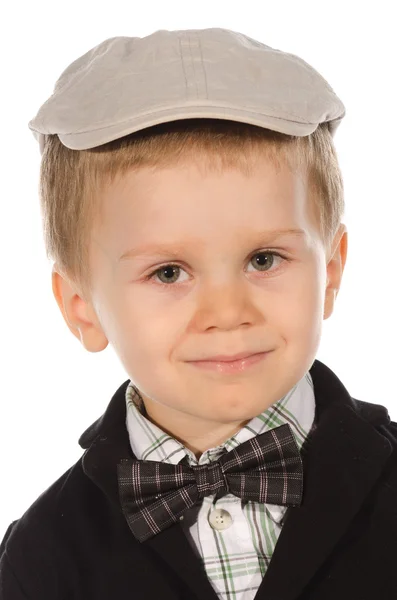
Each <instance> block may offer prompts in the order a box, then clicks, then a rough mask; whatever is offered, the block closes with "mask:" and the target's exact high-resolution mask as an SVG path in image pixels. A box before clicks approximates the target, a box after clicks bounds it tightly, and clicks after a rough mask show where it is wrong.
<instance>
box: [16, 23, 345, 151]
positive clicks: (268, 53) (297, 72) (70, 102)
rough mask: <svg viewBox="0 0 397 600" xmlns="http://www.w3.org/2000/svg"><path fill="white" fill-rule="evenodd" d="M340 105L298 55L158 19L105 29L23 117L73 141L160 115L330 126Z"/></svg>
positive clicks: (306, 128) (278, 127) (160, 119)
mask: <svg viewBox="0 0 397 600" xmlns="http://www.w3.org/2000/svg"><path fill="white" fill-rule="evenodd" d="M344 115H345V107H344V105H343V104H342V102H341V100H340V99H339V98H338V96H337V95H336V94H335V92H334V91H333V89H332V88H331V86H330V85H329V84H328V83H327V81H326V80H325V79H324V78H323V77H322V76H321V75H320V74H319V73H318V71H316V70H315V69H314V68H313V67H311V66H310V65H309V64H308V63H306V62H305V61H304V60H302V59H301V58H299V57H298V56H295V55H294V54H289V53H286V52H282V51H281V50H276V49H274V48H271V47H270V46H266V45H265V44H263V43H261V42H259V41H257V40H254V39H252V38H250V37H248V36H247V35H244V34H242V33H238V32H235V31H231V30H229V29H222V28H211V29H190V30H175V31H168V30H164V29H161V30H159V31H155V32H154V33H152V34H150V35H147V36H145V37H125V36H122V37H112V38H109V39H107V40H105V41H103V42H101V43H100V44H98V45H97V46H95V47H94V48H92V49H91V50H89V51H88V52H86V53H85V54H83V55H82V56H80V57H79V58H77V59H76V60H75V61H73V62H72V63H71V64H70V65H69V66H68V67H67V68H66V69H65V70H64V71H63V72H62V74H61V75H60V77H59V78H58V80H57V81H56V84H55V87H54V92H53V94H52V95H51V96H50V97H49V98H48V100H46V101H45V102H44V104H43V105H42V106H41V107H40V109H39V111H38V113H37V115H36V116H35V118H34V119H32V120H31V121H30V122H29V124H28V126H29V128H30V129H31V130H32V132H33V135H34V136H35V138H36V139H37V140H38V141H39V144H40V151H41V152H42V150H43V141H44V137H43V136H45V135H46V134H55V133H56V134H58V136H59V139H60V141H61V142H62V143H63V144H64V145H65V146H67V147H68V148H71V149H73V150H83V149H87V148H93V147H95V146H100V145H101V144H105V143H106V142H110V141H112V140H115V139H117V138H120V137H123V136H125V135H127V134H129V133H133V132H135V131H139V130H141V129H145V128H146V127H151V126H153V125H157V124H159V123H165V122H169V121H176V120H179V119H189V118H212V119H226V120H231V121H240V122H243V123H250V124H252V125H257V126H259V127H265V128H267V129H272V130H274V131H279V132H281V133H287V134H290V135H296V136H305V135H309V134H310V133H312V132H313V131H315V129H316V128H317V126H318V125H319V123H322V122H327V123H328V126H329V130H330V132H331V134H332V135H334V134H335V131H336V129H337V127H338V126H339V124H340V122H341V120H342V118H343V117H344Z"/></svg>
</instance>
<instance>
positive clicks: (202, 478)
mask: <svg viewBox="0 0 397 600" xmlns="http://www.w3.org/2000/svg"><path fill="white" fill-rule="evenodd" d="M192 470H193V473H194V476H195V478H196V485H197V492H198V494H197V497H198V499H200V500H202V499H203V498H204V497H205V496H210V495H212V494H216V495H217V496H219V497H221V496H224V495H225V494H227V493H228V491H229V484H228V481H227V478H226V475H225V473H224V472H223V471H222V468H221V465H220V464H219V462H213V463H211V464H210V465H199V466H194V467H192Z"/></svg>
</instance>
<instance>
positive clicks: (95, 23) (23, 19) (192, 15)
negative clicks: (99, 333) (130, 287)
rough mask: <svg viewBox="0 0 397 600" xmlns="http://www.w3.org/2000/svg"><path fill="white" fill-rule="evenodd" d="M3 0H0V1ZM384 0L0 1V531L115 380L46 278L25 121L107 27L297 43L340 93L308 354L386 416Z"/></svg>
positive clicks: (50, 478) (388, 82)
mask: <svg viewBox="0 0 397 600" xmlns="http://www.w3.org/2000/svg"><path fill="white" fill-rule="evenodd" d="M4 5H5V3H4ZM394 10H395V3H394V2H393V1H391V0H390V1H389V2H385V1H379V0H378V1H377V2H374V3H367V2H363V1H360V2H358V1H357V2H354V1H350V2H346V1H344V0H342V1H341V0H333V2H321V1H319V0H316V1H313V2H309V1H302V0H300V1H299V2H297V1H296V0H291V1H290V2H286V1H282V0H278V1H277V2H274V1H272V2H268V1H266V0H260V1H257V2H254V1H249V0H244V1H243V2H241V3H240V2H235V1H233V0H228V1H225V2H223V1H219V0H217V1H214V0H211V1H201V2H193V1H190V2H187V1H186V0H185V1H181V2H176V1H174V2H172V1H170V0H167V1H166V2H163V1H161V2H160V1H159V2H153V1H151V0H147V1H145V2H134V0H131V1H129V2H118V1H116V0H113V1H112V2H103V3H102V2H98V1H87V0H85V1H83V2H82V1H79V2H76V1H72V0H69V1H68V2H62V3H61V2H52V1H51V2H49V1H48V2H44V1H42V0H36V1H35V2H27V1H25V2H18V3H11V2H9V3H8V6H7V8H3V9H1V15H0V21H1V22H2V34H1V36H0V44H1V46H0V60H1V65H0V67H1V70H0V72H1V78H2V81H1V84H0V103H1V106H0V109H1V112H0V114H1V166H2V168H1V218H0V227H1V230H0V231H1V235H0V260H1V284H0V286H1V289H0V291H1V294H0V302H1V305H0V315H1V334H2V335H1V342H2V343H1V362H0V365H1V377H0V399H1V401H0V457H1V458H0V460H1V464H0V467H1V468H0V473H1V485H0V488H1V494H0V539H1V538H2V537H3V532H5V530H6V528H7V526H8V525H9V524H10V523H11V521H13V520H15V519H18V518H19V517H20V516H22V514H23V513H24V512H25V511H26V510H27V509H28V508H29V506H30V505H31V504H32V503H33V502H34V501H35V500H36V498H37V497H38V496H39V495H40V494H41V493H42V492H44V491H45V490H46V489H47V487H49V486H50V485H51V484H52V483H53V482H54V481H55V480H56V479H58V478H59V477H60V476H61V475H62V474H63V473H64V472H65V471H66V470H67V469H68V468H69V467H70V466H72V464H73V463H74V462H76V461H77V460H78V459H79V457H80V456H81V455H82V453H83V450H82V449H81V448H80V446H79V445H78V438H79V436H80V435H81V433H82V432H83V431H84V430H85V429H86V428H87V427H88V426H89V425H90V424H91V423H92V422H93V421H95V420H96V419H97V418H98V417H99V416H101V414H102V413H103V412H104V410H105V409H106V407H107V405H108V403H109V401H110V399H111V396H112V395H113V394H114V392H115V391H116V389H117V388H118V387H119V386H120V385H121V383H123V382H124V381H125V380H126V379H128V375H127V374H126V372H125V370H124V368H123V366H122V365H121V364H120V362H119V360H118V358H117V356H116V354H115V352H114V350H113V348H112V347H111V346H110V345H109V346H108V348H107V349H106V350H105V351H104V352H102V353H97V354H91V353H89V352H87V351H86V350H85V349H84V348H83V346H82V345H81V343H80V342H79V341H78V340H77V339H76V338H75V337H74V336H73V335H72V334H71V333H70V331H69V329H68V328H67V326H66V324H65V322H64V320H63V317H62V315H61V312H60V311H59V308H58V305H57V304H56V301H55V298H54V297H53V294H52V289H51V266H52V265H51V264H50V263H49V262H47V260H46V256H45V252H44V242H43V237H42V229H41V217H40V212H39V198H38V176H39V164H40V153H39V147H38V143H37V142H36V140H35V139H34V137H33V134H32V133H31V131H30V130H29V129H28V121H29V120H30V119H32V118H33V117H34V116H35V115H36V113H37V111H38V109H39V107H40V106H41V104H42V103H43V102H44V101H45V100H46V99H47V98H48V97H49V96H50V94H51V93H52V91H53V86H54V83H55V81H56V79H57V78H58V77H59V75H60V74H61V72H62V71H63V70H64V69H65V68H66V67H67V66H68V65H69V64H70V63H71V62H72V61H73V60H75V59H76V58H77V57H79V56H81V55H82V54H83V53H85V52H86V51H88V50H89V49H90V48H92V47H93V46H95V45H97V44H99V43H100V42H102V41H103V40H105V39H106V38H109V37H113V36H140V37H142V36H145V35H148V34H150V33H152V32H154V31H156V30H158V29H194V28H205V27H225V28H228V29H232V30H235V31H240V32H242V33H245V34H246V35H248V36H250V37H253V38H256V39H257V40H259V41H261V42H263V43H265V44H267V45H270V46H273V47H275V48H278V49H281V50H283V51H285V52H292V53H294V54H297V55H299V56H301V57H302V58H303V59H304V60H306V61H307V62H309V63H310V64H311V65H312V66H313V67H315V68H316V69H317V70H318V71H320V73H321V74H322V75H323V76H324V77H325V78H326V79H327V80H328V81H329V83H330V84H331V86H332V87H333V88H334V90H335V92H336V93H337V95H338V96H339V97H340V98H341V100H342V101H343V103H344V104H345V106H346V111H347V113H346V117H345V119H344V120H343V121H342V124H341V125H340V128H339V130H338V131H337V133H336V137H335V145H336V148H337V151H338V154H339V160H340V164H341V168H342V172H343V176H344V182H345V194H346V207H347V208H346V213H345V219H344V222H345V223H346V225H347V228H348V231H349V248H348V258H347V264H346V268H345V271H344V276H343V282H342V287H341V290H340V293H339V295H338V298H337V303H336V309H335V311H334V314H333V315H332V316H331V318H330V319H328V320H326V321H324V323H323V337H322V341H321V345H320V348H319V351H318V354H317V358H318V359H319V360H321V361H322V362H324V363H325V364H327V366H329V367H330V368H331V369H332V370H333V371H334V372H335V373H336V374H337V376H338V377H339V378H340V379H341V381H342V382H343V384H344V385H345V387H346V388H347V389H348V391H349V392H350V394H351V395H352V396H353V397H355V398H358V399H361V400H365V401H368V402H373V403H377V404H383V405H384V406H386V407H387V408H388V409H389V412H390V415H391V417H392V419H393V420H394V421H397V391H396V382H395V374H396V369H397V364H396V362H397V361H396V359H397V350H396V334H397V319H396V307H397V298H396V289H397V285H396V281H397V269H396V260H395V244H396V233H397V232H396V218H397V208H396V206H397V192H396V169H397V165H396V159H397V151H396V140H397V122H396V110H397V109H396V95H395V89H396V87H395V86H396V63H397V51H396V45H395V18H394V17H393V16H392V15H393V13H394Z"/></svg>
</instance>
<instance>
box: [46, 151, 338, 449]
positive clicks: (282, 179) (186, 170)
mask: <svg viewBox="0 0 397 600" xmlns="http://www.w3.org/2000/svg"><path fill="white" fill-rule="evenodd" d="M288 228H294V229H295V228H296V229H302V230H303V231H304V234H303V235H301V236H298V235H296V236H294V235H285V236H283V237H278V238H277V239H274V240H271V239H270V238H271V235H270V233H269V235H267V234H266V231H268V232H272V231H273V230H279V229H288ZM143 245H144V246H145V247H146V252H145V253H144V252H143V249H142V248H141V247H142V246H143ZM154 245H162V246H164V248H169V251H168V252H167V250H164V251H163V252H162V253H160V252H159V251H156V250H155V249H153V250H150V248H149V247H150V246H154ZM131 249H135V251H136V256H135V257H133V258H124V259H121V258H120V257H121V256H122V255H123V254H125V253H126V252H127V251H129V250H131ZM172 249H174V251H175V253H176V254H175V256H174V255H173V254H172V253H171V250H172ZM269 250H272V251H273V252H279V253H280V254H281V255H282V256H283V257H285V259H289V261H288V260H283V259H282V258H279V257H278V256H274V255H273V256H271V255H269V254H266V251H268V252H269ZM346 251H347V232H346V228H345V226H344V225H342V226H341V229H340V231H339V233H338V235H337V236H336V238H335V241H334V246H333V248H332V251H331V253H330V255H329V256H326V255H325V249H324V247H323V245H322V242H321V240H320V237H319V232H318V225H317V223H316V219H315V217H314V214H313V209H312V207H311V203H309V201H308V197H307V189H306V182H305V181H304V180H303V178H302V177H301V176H299V175H297V174H293V173H292V172H291V171H290V170H289V169H288V168H287V167H286V166H284V165H282V166H281V168H280V169H278V170H277V169H276V167H275V166H273V165H272V163H271V162H268V161H267V160H266V159H262V158H261V159H260V160H259V161H258V162H257V163H255V165H254V167H253V172H252V175H250V176H245V175H243V174H242V173H241V172H240V171H238V170H228V171H223V172H217V173H215V172H213V173H210V172H204V171H203V170H200V168H199V167H198V166H197V165H195V164H194V163H193V162H187V164H186V165H185V166H178V167H173V168H168V169H165V170H161V171H159V170H156V171H154V170H153V171H152V170H150V169H146V168H145V169H142V170H140V171H139V172H136V173H130V174H128V175H126V176H125V177H124V178H123V179H120V180H119V181H118V182H115V183H114V184H112V186H111V187H109V188H108V190H107V191H106V192H105V197H104V211H103V220H102V223H101V225H100V226H99V225H98V227H97V228H96V229H95V230H94V231H93V237H92V247H91V252H92V254H91V257H92V264H91V267H92V273H93V277H92V279H93V282H94V289H93V296H92V303H87V302H85V301H84V300H83V299H82V298H81V296H80V295H79V293H78V291H76V289H75V288H72V287H70V286H69V285H68V284H67V282H66V281H65V280H64V279H62V278H61V277H60V276H59V275H58V274H57V273H54V278H53V290H54V294H55V296H56V299H57V301H58V304H59V306H60V308H61V310H62V312H63V314H64V317H65V320H66V322H67V324H68V326H69V327H70V329H71V331H72V332H73V333H74V335H76V337H78V338H79V339H81V341H82V343H83V345H84V347H85V348H86V349H87V350H89V351H91V352H98V351H100V350H103V349H104V348H106V346H107V344H108V343H109V342H110V343H111V344H112V345H113V347H114V349H115V351H116V353H117V355H118V357H119V359H120V360H121V362H122V364H123V365H124V367H125V369H126V371H127V373H128V376H129V377H130V378H131V379H132V381H133V383H134V384H135V385H136V386H137V387H138V389H139V390H140V392H141V395H142V396H143V399H144V401H145V406H146V410H147V413H148V415H149V417H150V418H151V420H153V421H154V422H155V423H158V424H159V425H160V426H161V427H162V428H163V429H165V430H166V431H168V432H170V433H172V434H173V435H174V436H175V437H177V438H178V439H181V440H184V441H186V440H190V442H191V447H194V448H200V447H202V448H204V447H211V445H216V443H219V442H220V440H221V439H222V438H224V439H227V437H229V436H230V435H232V434H233V433H234V432H236V431H237V430H238V429H239V428H240V427H241V426H242V425H243V424H244V423H246V422H248V420H250V419H251V418H253V417H254V416H255V415H258V414H260V413H261V412H262V411H264V410H265V409H267V408H268V407H269V406H270V405H272V404H273V403H274V402H276V401H277V400H279V399H280V398H281V397H283V396H284V395H285V394H286V393H287V392H288V391H289V390H291V389H292V387H293V386H294V385H295V384H296V383H297V382H298V381H299V380H300V379H301V378H302V377H303V376H304V374H305V373H306V371H307V370H308V369H309V368H310V367H311V365H312V363H313V361H314V359H315V357H316V353H317V348H318V346H319V343H320V338H321V330H322V321H323V319H324V318H328V317H329V316H330V315H331V313H332V310H333V305H334V301H335V296H336V294H337V292H338V289H339V286H340V283H341V277H342V272H343V268H344V264H345V260H346ZM332 252H333V255H332ZM258 253H264V254H259V256H258ZM170 263H171V264H173V265H174V266H176V267H177V268H175V270H173V269H172V267H170V266H169V267H168V269H167V268H166V269H165V268H164V267H166V266H167V265H170ZM161 267H163V268H162V270H160V271H157V274H156V273H155V275H154V276H153V278H152V279H151V280H149V279H148V276H149V275H150V274H151V273H153V272H154V271H156V270H158V269H160V268H161ZM243 351H251V352H255V353H256V352H263V351H269V352H270V353H269V354H268V355H267V356H266V358H265V359H264V360H262V361H261V362H259V363H257V364H255V365H253V366H251V367H250V368H249V369H247V370H246V371H243V372H240V373H235V374H230V373H222V372H216V371H211V370H204V369H201V368H198V367H197V366H196V365H194V364H192V363H191V362H190V361H193V360H198V359H204V358H208V357H211V356H214V355H217V354H226V355H232V354H236V353H240V352H243ZM194 444H196V445H194Z"/></svg>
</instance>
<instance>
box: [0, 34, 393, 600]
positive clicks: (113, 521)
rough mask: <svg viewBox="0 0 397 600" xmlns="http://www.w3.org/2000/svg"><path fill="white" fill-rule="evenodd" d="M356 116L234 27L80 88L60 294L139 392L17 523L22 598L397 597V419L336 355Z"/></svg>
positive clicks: (59, 101)
mask: <svg viewBox="0 0 397 600" xmlns="http://www.w3.org/2000/svg"><path fill="white" fill-rule="evenodd" d="M344 114H345V110H344V106H343V104H342V102H341V101H340V100H339V98H338V97H337V96H336V95H335V93H334V91H333V90H332V88H331V87H330V86H329V84H328V83H327V82H326V81H325V80H324V79H323V78H322V77H321V75H320V74H319V73H318V72H317V71H315V70H314V69H313V68H312V67H311V66H310V65H308V64H307V63H306V62H305V61H303V60H302V59H300V58H299V57H297V56H294V55H291V54H287V53H284V52H281V51H280V50H275V49H273V48H270V47H269V46H265V45H264V44H262V43H260V42H258V41H255V40H253V39H251V38H249V37H247V36H245V35H243V34H240V33H237V32H233V31H230V30H227V29H221V28H214V29H202V30H187V31H166V30H161V31H156V32H155V33H153V34H151V35H149V36H146V37H143V38H131V37H115V38H110V39H108V40H105V41H104V42H102V43H101V44H99V45H98V46H96V47H95V48H93V49H91V50H90V51H88V52H87V53H86V54H84V55H83V56H81V57H80V58H78V59H77V60H75V61H74V62H73V63H71V65H70V66H69V67H68V68H67V69H66V70H65V71H64V72H63V73H62V75H61V77H60V78H59V79H58V81H57V83H56V86H55V90H54V94H53V95H52V96H51V97H50V98H49V99H48V100H47V101H46V102H45V103H44V104H43V106H42V107H41V108H40V110H39V112H38V114H37V116H36V118H35V119H33V121H31V122H30V123H29V126H30V128H31V130H32V131H33V133H34V135H35V136H36V138H37V140H38V141H39V142H40V149H41V152H42V166H41V188H40V189H41V194H40V197H41V202H42V204H41V207H42V211H43V218H44V222H45V233H46V248H47V251H48V254H49V255H50V256H51V257H52V258H54V259H55V264H54V270H53V280H52V281H53V291H54V295H55V298H56V301H57V303H58V305H59V308H60V310H61V312H62V315H63V317H64V319H65V321H66V324H67V326H68V327H69V329H70V330H71V332H72V333H73V334H74V335H75V336H76V337H78V338H79V339H80V340H81V343H82V344H83V345H84V347H85V348H86V349H87V350H88V351H89V352H100V351H101V350H104V349H105V348H106V347H107V345H108V343H109V342H110V343H111V344H113V346H114V348H115V350H116V352H117V355H118V356H119V357H120V360H121V361H122V363H123V365H124V366H125V369H126V371H127V373H128V376H129V379H127V381H125V382H124V383H123V384H122V385H121V386H120V387H119V388H118V389H117V390H116V392H115V394H114V396H113V397H112V399H111V400H110V403H109V405H108V407H107V409H106V412H105V413H104V414H103V415H102V416H101V417H100V418H99V419H98V420H97V421H95V423H93V424H92V425H91V426H90V427H89V428H88V429H87V430H86V431H85V432H84V433H83V434H82V436H81V437H80V439H79V444H80V446H81V447H82V448H83V449H84V450H85V452H84V454H83V455H82V457H81V459H79V460H78V461H77V463H76V464H75V465H73V466H72V467H71V468H70V469H69V470H68V471H67V472H66V473H64V474H63V475H62V476H61V477H60V478H59V479H58V480H57V481H56V482H55V483H54V484H53V485H51V486H50V487H49V488H48V489H47V490H46V491H45V492H44V493H43V494H41V495H40V497H39V498H38V499H37V500H36V501H35V502H34V503H33V504H32V506H30V508H28V509H27V511H26V512H25V514H24V515H22V516H21V518H20V519H18V520H16V521H14V522H12V523H11V524H10V526H9V528H8V530H7V532H6V534H5V536H4V539H3V542H2V545H1V552H0V556H1V562H0V596H1V599H2V600H22V599H29V600H61V599H62V600H72V599H73V600H105V599H106V600H131V599H144V600H149V599H156V600H158V599H162V600H181V599H189V600H190V599H193V600H194V599H201V600H210V599H211V598H213V599H216V598H221V599H224V600H248V599H253V598H255V599H258V600H298V599H299V600H320V599H321V600H336V599H338V600H347V599H349V600H352V599H354V600H369V599H371V600H373V599H376V600H381V599H388V600H391V599H394V598H397V573H396V569H395V563H396V557H397V424H396V423H392V422H391V421H390V417H389V415H388V412H387V410H386V408H384V407H383V406H381V405H380V404H378V403H373V404H372V403H368V402H363V401H360V400H357V399H355V398H352V397H351V396H350V394H349V392H348V391H347V390H346V388H345V387H344V386H343V384H342V383H341V381H340V380H339V379H338V377H337V376H336V375H335V374H334V373H333V372H332V371H331V370H330V369H329V368H328V367H327V366H326V365H324V364H323V363H321V362H320V361H319V360H316V359H315V356H316V352H317V348H318V346H319V343H320V338H321V327H322V321H323V320H324V319H327V318H329V317H330V316H331V314H332V311H333V308H334V303H335V300H336V296H337V294H338V291H339V288H340V285H341V279H342V273H343V269H344V266H345V262H346V254H347V231H346V227H345V225H343V224H342V223H341V217H342V214H343V208H344V201H343V184H342V177H341V174H340V171H339V166H338V161H337V158H336V153H335V149H334V145H333V139H332V138H333V135H334V133H335V131H336V129H337V127H338V126H339V124H340V122H341V120H342V118H343V116H344ZM258 258H259V259H260V260H259V261H258V260H257V259H258ZM375 400H377V399H375Z"/></svg>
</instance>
